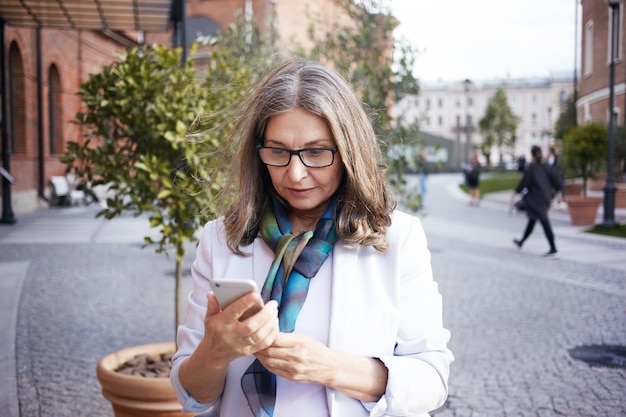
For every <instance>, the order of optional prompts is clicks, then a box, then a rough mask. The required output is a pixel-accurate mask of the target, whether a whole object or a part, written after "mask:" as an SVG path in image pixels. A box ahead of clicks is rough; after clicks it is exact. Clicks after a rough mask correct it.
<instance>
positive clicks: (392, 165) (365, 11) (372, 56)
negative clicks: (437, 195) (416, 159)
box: [296, 0, 422, 205]
mask: <svg viewBox="0 0 626 417" xmlns="http://www.w3.org/2000/svg"><path fill="white" fill-rule="evenodd" d="M339 4H340V5H341V7H342V8H343V10H345V12H346V14H347V16H348V17H349V20H348V23H342V22H334V23H333V22H331V24H329V23H328V22H322V21H321V18H320V17H319V16H311V19H312V21H313V23H312V24H311V25H310V27H309V38H310V40H311V41H312V42H313V47H312V48H311V49H310V50H308V51H307V50H305V49H304V48H302V47H299V48H296V52H297V53H299V54H301V55H303V56H306V57H307V58H309V59H312V60H316V61H320V62H322V63H325V64H327V65H329V66H331V67H333V68H335V69H336V70H337V71H338V72H339V73H341V74H342V75H343V76H344V77H345V78H346V79H348V80H349V81H350V83H351V84H352V86H353V87H354V89H355V90H356V92H357V94H359V96H360V98H361V100H362V102H363V103H364V106H365V108H366V111H368V112H369V114H370V116H371V119H372V122H373V125H374V130H375V132H376V134H377V136H378V137H379V138H380V139H381V145H382V148H383V152H384V153H385V155H386V156H387V157H388V158H387V165H388V178H389V180H390V183H391V185H392V186H393V187H394V188H395V189H396V191H397V192H398V193H399V194H400V195H401V196H403V197H404V198H405V199H407V200H414V199H415V198H417V195H416V194H415V193H410V192H408V191H407V190H406V189H405V186H406V181H405V180H404V177H403V175H402V174H403V172H404V171H405V170H407V169H408V168H409V167H410V165H411V163H413V161H409V160H408V159H407V158H406V153H405V152H403V151H401V150H399V149H400V148H404V147H406V148H420V147H422V144H421V141H420V135H419V134H418V133H419V126H418V125H417V123H416V122H413V123H410V124H408V125H403V124H402V123H400V122H398V121H394V120H393V115H392V111H391V110H392V107H393V106H394V105H395V104H396V103H398V102H399V101H400V100H401V99H402V98H403V97H405V96H407V95H415V94H417V93H418V91H419V83H418V80H417V79H416V78H415V77H414V76H413V66H414V63H415V58H416V56H417V50H416V49H415V48H414V47H413V46H412V45H411V43H410V42H409V41H408V40H406V39H398V40H395V39H394V38H393V30H394V29H395V27H396V26H397V25H398V20H397V19H396V18H395V17H394V16H392V15H391V11H390V9H389V7H387V6H385V5H382V4H381V2H380V1H377V0H339ZM321 28H326V29H325V30H324V29H321ZM399 119H401V117H400V118H399ZM417 154H421V152H417ZM414 204H415V202H414V201H410V202H409V205H414Z"/></svg>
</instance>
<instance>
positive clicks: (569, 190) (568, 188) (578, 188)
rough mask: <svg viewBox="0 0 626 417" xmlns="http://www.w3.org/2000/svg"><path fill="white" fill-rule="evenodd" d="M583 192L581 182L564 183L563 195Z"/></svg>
mask: <svg viewBox="0 0 626 417" xmlns="http://www.w3.org/2000/svg"><path fill="white" fill-rule="evenodd" d="M582 193H583V184H582V183H581V182H568V183H565V196H566V197H567V196H581V195H582Z"/></svg>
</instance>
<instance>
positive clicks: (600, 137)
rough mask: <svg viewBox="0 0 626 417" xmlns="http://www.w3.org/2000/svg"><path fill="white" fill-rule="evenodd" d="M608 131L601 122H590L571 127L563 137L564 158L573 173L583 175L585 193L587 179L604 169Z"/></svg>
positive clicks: (584, 191) (585, 190)
mask: <svg viewBox="0 0 626 417" xmlns="http://www.w3.org/2000/svg"><path fill="white" fill-rule="evenodd" d="M607 144H608V133H607V129H606V126H604V125H603V124H601V123H588V124H586V125H582V126H576V127H574V128H572V129H570V130H569V131H568V132H567V133H566V134H565V137H564V138H563V154H562V155H563V158H564V162H565V166H566V168H567V169H568V170H569V171H570V173H571V174H573V175H577V176H580V177H582V179H583V195H585V196H586V195H587V180H588V179H589V178H593V177H594V176H595V175H596V173H598V172H599V171H600V169H602V167H603V165H604V161H605V158H606V155H607Z"/></svg>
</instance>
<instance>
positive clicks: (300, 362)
mask: <svg viewBox="0 0 626 417" xmlns="http://www.w3.org/2000/svg"><path fill="white" fill-rule="evenodd" d="M254 356H256V357H257V358H258V359H259V360H260V361H261V363H262V364H263V366H265V367H266V368H267V369H268V370H269V371H270V372H272V373H274V374H276V375H278V376H280V377H282V378H285V379H288V380H290V381H294V382H300V383H317V384H321V385H325V386H327V387H330V388H333V389H336V390H338V391H341V392H343V393H344V394H346V395H348V396H350V397H352V398H356V399H357V400H360V401H370V402H371V401H378V400H379V399H380V397H381V396H382V395H383V393H384V392H385V388H386V386H387V368H385V366H384V365H383V363H382V362H381V361H380V360H378V359H375V358H369V357H366V356H359V355H352V354H348V353H343V352H338V351H336V350H332V349H330V348H328V347H327V346H326V345H324V344H323V343H320V342H318V341H317V340H315V339H313V338H312V337H309V336H305V335H302V334H298V333H282V332H281V333H278V335H277V336H276V339H274V343H273V344H272V345H271V346H270V347H268V348H267V349H263V350H260V351H258V352H256V353H255V354H254Z"/></svg>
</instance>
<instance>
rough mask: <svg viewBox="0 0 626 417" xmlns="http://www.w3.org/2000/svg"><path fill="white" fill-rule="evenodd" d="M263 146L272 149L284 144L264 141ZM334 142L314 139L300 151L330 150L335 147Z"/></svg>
mask: <svg viewBox="0 0 626 417" xmlns="http://www.w3.org/2000/svg"><path fill="white" fill-rule="evenodd" d="M265 146H273V147H285V144H284V143H283V142H281V141H279V140H276V139H265ZM335 146H336V145H335V144H334V141H333V140H332V139H315V140H312V141H309V142H306V143H305V144H304V147H303V148H301V149H307V148H314V147H318V148H332V147H335Z"/></svg>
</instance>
